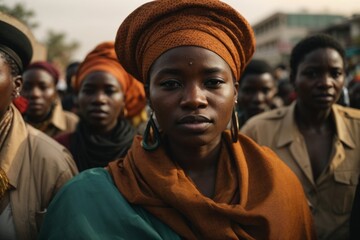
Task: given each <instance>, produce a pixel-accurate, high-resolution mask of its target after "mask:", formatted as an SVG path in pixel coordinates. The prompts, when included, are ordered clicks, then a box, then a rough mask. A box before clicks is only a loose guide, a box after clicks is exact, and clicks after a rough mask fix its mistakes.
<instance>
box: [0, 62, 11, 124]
mask: <svg viewBox="0 0 360 240" xmlns="http://www.w3.org/2000/svg"><path fill="white" fill-rule="evenodd" d="M13 78H14V77H13V76H12V75H11V69H10V66H9V65H8V64H7V63H6V62H5V61H4V59H3V57H2V56H0V119H1V118H2V116H4V114H5V112H6V111H7V110H8V108H9V105H10V103H11V101H12V99H13V97H14V94H15V93H14V91H15V90H14V88H15V84H14V80H13Z"/></svg>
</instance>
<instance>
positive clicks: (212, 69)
mask: <svg viewBox="0 0 360 240" xmlns="http://www.w3.org/2000/svg"><path fill="white" fill-rule="evenodd" d="M149 76H150V77H149V80H150V87H149V92H148V94H149V99H150V106H151V107H152V109H153V110H154V112H155V115H156V119H157V121H158V123H159V125H160V128H161V129H162V131H163V132H164V133H165V134H166V135H167V137H168V139H169V141H170V142H172V143H177V144H182V145H189V146H201V145H207V144H217V143H218V142H220V136H221V132H223V131H224V130H225V129H226V126H227V124H228V123H229V120H230V118H231V114H232V111H233V108H234V103H235V100H236V97H237V89H236V87H237V86H236V85H235V84H234V81H233V76H232V72H231V70H230V67H229V66H228V64H227V63H226V62H225V61H224V60H223V59H222V58H221V57H219V56H218V55H217V54H215V53H213V52H211V51H209V50H206V49H204V48H200V47H193V46H189V47H177V48H174V49H171V50H169V51H167V52H166V53H164V54H163V55H161V56H160V57H159V58H158V59H157V60H156V61H155V62H154V64H153V66H152V67H151V70H150V75H149Z"/></svg>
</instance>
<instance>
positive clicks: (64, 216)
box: [39, 168, 181, 240]
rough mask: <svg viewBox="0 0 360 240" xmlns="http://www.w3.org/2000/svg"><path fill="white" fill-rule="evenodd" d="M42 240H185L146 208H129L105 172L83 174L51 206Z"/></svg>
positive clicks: (98, 169) (65, 188)
mask: <svg viewBox="0 0 360 240" xmlns="http://www.w3.org/2000/svg"><path fill="white" fill-rule="evenodd" d="M39 239H54V240H55V239H59V240H64V239H67V240H68V239H86V240H89V239H99V240H106V239H111V240H113V239H171V240H173V239H181V238H180V237H179V235H177V234H176V233H175V232H174V231H173V230H172V229H170V228H169V227H168V226H167V225H165V224H164V223H162V222H161V221H160V220H158V219H157V218H155V217H154V216H153V215H151V214H150V213H149V212H147V211H145V210H144V209H143V208H141V207H139V206H135V205H131V204H129V203H128V202H127V201H126V199H125V198H124V197H123V196H122V195H121V194H120V192H119V191H118V189H117V188H116V186H115V185H114V182H113V180H112V178H111V176H110V174H109V173H108V172H107V171H106V170H105V169H103V168H94V169H89V170H86V171H84V172H82V173H80V174H79V175H78V176H76V177H75V178H73V179H72V180H70V181H69V182H68V183H67V184H66V185H65V186H64V187H63V188H62V189H61V190H60V191H59V193H58V194H57V195H56V196H55V198H54V200H53V201H52V202H51V204H50V206H49V208H48V211H47V214H46V215H45V219H44V222H43V225H42V227H41V231H40V236H39Z"/></svg>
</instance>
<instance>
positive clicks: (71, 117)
mask: <svg viewBox="0 0 360 240" xmlns="http://www.w3.org/2000/svg"><path fill="white" fill-rule="evenodd" d="M63 112H64V116H65V120H66V125H67V128H68V131H73V130H75V128H76V125H77V123H78V122H79V117H78V116H77V115H76V114H75V113H72V112H69V111H65V110H63Z"/></svg>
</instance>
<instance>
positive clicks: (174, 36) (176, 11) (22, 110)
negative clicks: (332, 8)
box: [0, 0, 360, 240]
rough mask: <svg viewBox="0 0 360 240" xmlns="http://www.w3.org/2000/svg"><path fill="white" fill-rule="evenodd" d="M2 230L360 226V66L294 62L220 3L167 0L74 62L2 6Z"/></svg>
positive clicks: (332, 231)
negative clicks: (47, 56) (49, 53)
mask: <svg viewBox="0 0 360 240" xmlns="http://www.w3.org/2000/svg"><path fill="white" fill-rule="evenodd" d="M0 35H1V37H0V96H1V98H0V239H4V240H5V239H17V240H23V239H24V240H27V239H54V240H56V239H59V240H60V239H284V240H288V239H289V240H290V239H291V240H292V239H298V240H303V239H321V240H337V239H338V240H343V239H344V240H345V239H360V228H359V227H360V185H358V182H359V177H360V150H359V149H360V110H359V109H357V108H360V107H359V106H360V97H359V96H360V84H359V83H360V78H359V77H360V71H358V72H356V71H353V72H351V74H350V73H349V71H348V70H347V58H346V55H345V49H344V47H343V46H342V45H341V44H340V43H339V42H338V41H337V40H336V39H335V38H333V37H331V36H328V35H325V34H312V35H309V36H304V38H303V39H302V40H300V41H299V42H298V43H297V44H296V45H295V46H294V48H293V49H292V51H291V56H290V60H289V62H288V63H272V62H267V61H265V60H263V59H256V58H254V57H253V54H254V52H255V51H256V41H255V35H254V32H253V30H252V28H251V26H250V24H249V23H248V22H247V20H246V19H245V18H244V17H243V16H242V15H241V13H239V12H238V11H237V10H235V9H234V8H232V7H231V6H229V5H228V4H225V3H223V2H221V1H218V0H197V1H191V0H179V1H172V0H158V1H151V2H148V3H145V4H143V5H141V6H139V7H138V8H137V9H135V10H134V11H133V12H132V13H131V14H130V15H129V16H128V17H127V18H126V19H125V20H124V21H123V22H122V23H119V29H118V31H117V33H116V38H115V39H113V40H109V41H107V42H101V43H98V45H97V46H94V48H93V49H92V50H91V51H90V52H89V53H88V54H87V55H86V56H84V59H82V60H81V61H74V62H72V63H71V64H69V65H68V66H67V68H66V72H64V73H63V75H64V76H65V80H66V84H67V90H66V91H65V92H59V91H58V90H57V88H56V86H57V84H58V82H59V80H60V75H61V73H60V72H59V70H58V69H57V67H56V66H55V65H54V64H53V63H51V62H49V61H31V59H32V56H33V51H34V49H33V47H32V45H31V42H30V40H29V38H28V36H27V35H26V33H24V32H23V31H22V30H21V29H19V28H17V27H16V26H15V25H12V24H11V23H10V22H8V21H7V20H6V19H0Z"/></svg>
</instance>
